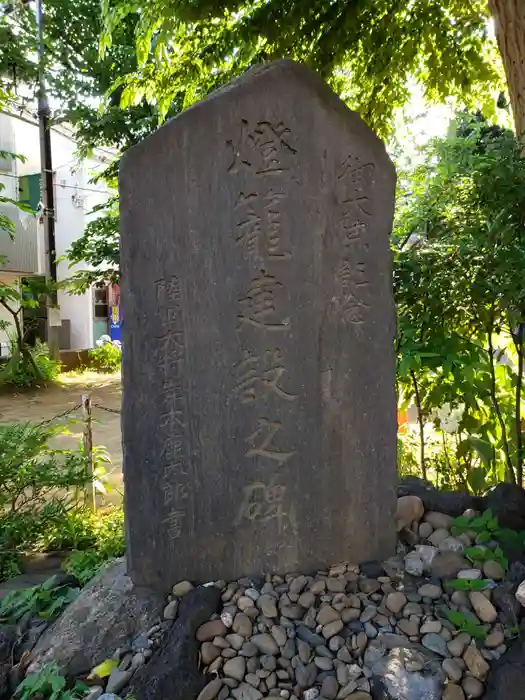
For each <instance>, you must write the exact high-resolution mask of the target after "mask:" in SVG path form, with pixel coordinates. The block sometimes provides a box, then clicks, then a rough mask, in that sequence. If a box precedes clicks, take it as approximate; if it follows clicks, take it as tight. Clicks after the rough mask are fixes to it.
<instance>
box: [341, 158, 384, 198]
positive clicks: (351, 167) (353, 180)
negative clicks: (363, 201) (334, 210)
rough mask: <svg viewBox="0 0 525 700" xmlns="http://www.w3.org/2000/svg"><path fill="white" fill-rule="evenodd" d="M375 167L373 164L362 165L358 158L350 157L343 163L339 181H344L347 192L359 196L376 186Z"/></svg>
mask: <svg viewBox="0 0 525 700" xmlns="http://www.w3.org/2000/svg"><path fill="white" fill-rule="evenodd" d="M375 167H376V166H375V165H374V164H373V163H362V162H361V159H360V158H358V157H357V156H353V155H349V156H348V157H347V158H345V160H344V161H343V162H342V163H341V165H340V167H339V172H338V174H337V179H338V180H344V181H345V188H346V189H347V191H348V192H353V193H355V194H356V195H357V194H359V193H363V192H365V191H366V190H368V189H369V188H370V187H372V186H373V185H374V170H375Z"/></svg>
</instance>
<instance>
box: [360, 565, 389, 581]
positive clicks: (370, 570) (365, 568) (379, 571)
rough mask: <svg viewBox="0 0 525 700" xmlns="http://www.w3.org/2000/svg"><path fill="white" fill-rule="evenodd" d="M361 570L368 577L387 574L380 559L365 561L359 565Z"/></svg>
mask: <svg viewBox="0 0 525 700" xmlns="http://www.w3.org/2000/svg"><path fill="white" fill-rule="evenodd" d="M359 570H360V571H361V573H362V574H363V576H366V577H367V578H379V577H380V576H384V575H385V569H384V567H383V564H381V562H380V561H365V563H364V564H360V565H359Z"/></svg>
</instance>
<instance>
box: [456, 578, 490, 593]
mask: <svg viewBox="0 0 525 700" xmlns="http://www.w3.org/2000/svg"><path fill="white" fill-rule="evenodd" d="M488 583H489V582H488V581H485V580H483V579H475V578H457V579H454V580H453V581H447V583H446V586H447V588H452V589H453V590H454V591H484V590H485V589H486V588H488Z"/></svg>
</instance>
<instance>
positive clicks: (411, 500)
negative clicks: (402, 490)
mask: <svg viewBox="0 0 525 700" xmlns="http://www.w3.org/2000/svg"><path fill="white" fill-rule="evenodd" d="M424 512H425V507H424V506H423V502H422V500H421V499H420V498H418V497H417V496H401V498H398V499H397V512H396V524H397V530H398V531H399V530H401V529H402V528H404V527H410V526H411V525H412V523H414V522H419V521H420V520H421V518H422V517H423V514H424Z"/></svg>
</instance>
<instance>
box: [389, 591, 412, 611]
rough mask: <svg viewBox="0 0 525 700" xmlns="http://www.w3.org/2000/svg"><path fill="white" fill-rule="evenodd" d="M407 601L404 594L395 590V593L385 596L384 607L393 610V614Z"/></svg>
mask: <svg viewBox="0 0 525 700" xmlns="http://www.w3.org/2000/svg"><path fill="white" fill-rule="evenodd" d="M406 602H407V598H406V595H405V594H404V593H401V591H397V592H396V593H389V594H388V595H387V597H386V607H387V608H388V609H389V610H390V612H393V613H394V614H395V615H397V614H398V613H400V612H401V610H403V608H404V607H405V605H406Z"/></svg>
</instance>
